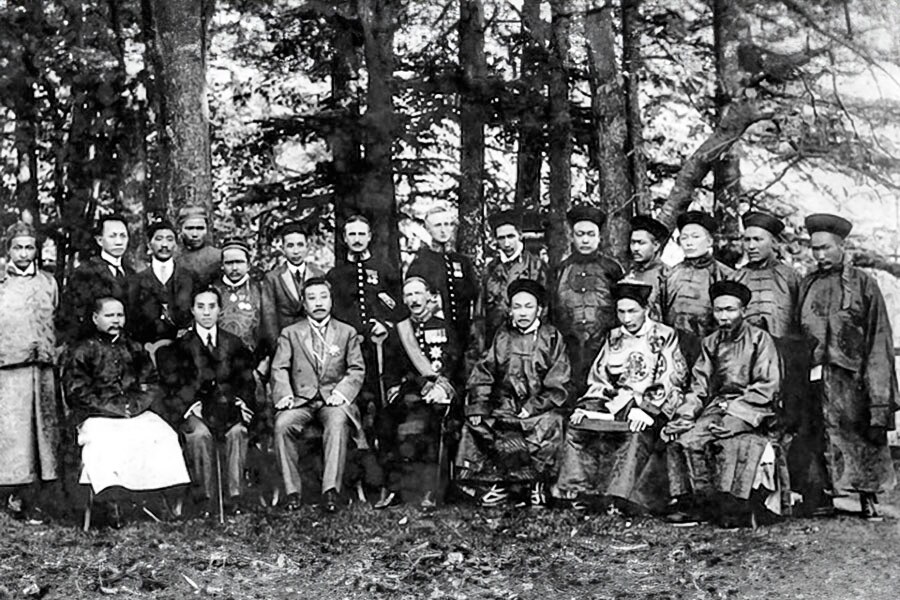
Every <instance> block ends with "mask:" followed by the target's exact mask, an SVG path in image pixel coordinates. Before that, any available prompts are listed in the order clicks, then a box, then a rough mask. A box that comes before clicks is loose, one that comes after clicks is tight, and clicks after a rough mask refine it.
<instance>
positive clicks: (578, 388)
mask: <svg viewBox="0 0 900 600" xmlns="http://www.w3.org/2000/svg"><path fill="white" fill-rule="evenodd" d="M566 217H567V218H568V220H569V224H570V225H571V226H572V237H573V238H574V243H573V250H572V253H571V254H570V255H569V256H568V257H567V258H566V259H565V260H563V261H562V263H560V265H559V270H558V272H557V277H556V297H555V298H554V304H553V315H554V320H553V322H554V323H555V324H556V326H557V327H559V331H560V333H562V335H563V337H564V339H565V342H566V347H567V349H568V352H569V360H570V361H571V364H572V385H573V387H574V390H575V392H576V393H577V394H578V395H581V394H583V393H584V391H585V388H586V386H587V384H586V382H587V374H588V370H589V369H590V367H591V363H592V362H593V361H594V358H595V357H596V356H597V353H598V352H599V351H600V347H601V346H602V345H603V340H604V339H605V338H606V334H607V332H609V330H610V329H612V328H613V327H615V326H616V305H615V302H614V301H613V297H612V289H613V286H614V285H615V284H616V282H617V281H619V280H620V279H621V278H622V275H623V274H624V272H623V271H622V267H621V266H620V265H619V263H618V262H616V261H615V259H613V258H610V257H609V256H606V255H605V254H603V253H602V252H600V232H601V230H602V228H603V225H604V223H606V213H604V212H603V211H602V210H600V209H597V208H594V207H592V206H576V207H574V208H572V209H571V210H570V211H569V213H568V214H567V215H566Z"/></svg>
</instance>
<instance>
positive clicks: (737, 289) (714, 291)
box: [709, 281, 752, 306]
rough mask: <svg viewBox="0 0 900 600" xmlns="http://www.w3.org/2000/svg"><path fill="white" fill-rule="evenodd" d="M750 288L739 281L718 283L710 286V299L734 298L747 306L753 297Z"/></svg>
mask: <svg viewBox="0 0 900 600" xmlns="http://www.w3.org/2000/svg"><path fill="white" fill-rule="evenodd" d="M751 295H752V294H751V292H750V288H748V287H747V286H746V285H744V284H743V283H738V282H737V281H717V282H715V283H714V284H712V285H711V286H709V299H710V300H715V299H716V298H718V297H719V296H732V297H734V298H737V299H738V300H740V301H741V304H743V305H744V306H747V304H748V303H749V302H750V296H751Z"/></svg>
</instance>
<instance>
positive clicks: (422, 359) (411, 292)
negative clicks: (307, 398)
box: [375, 277, 460, 510]
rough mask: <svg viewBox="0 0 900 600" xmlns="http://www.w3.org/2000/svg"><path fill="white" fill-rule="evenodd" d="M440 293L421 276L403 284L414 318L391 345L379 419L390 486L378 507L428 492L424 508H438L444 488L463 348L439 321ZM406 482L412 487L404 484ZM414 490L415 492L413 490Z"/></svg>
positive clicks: (394, 334)
mask: <svg viewBox="0 0 900 600" xmlns="http://www.w3.org/2000/svg"><path fill="white" fill-rule="evenodd" d="M434 296H435V291H434V288H433V287H432V286H431V284H429V283H428V282H427V281H425V280H424V279H422V278H421V277H410V278H408V279H407V280H406V283H404V285H403V302H404V304H405V305H406V307H407V309H408V310H409V318H407V319H404V320H402V321H400V322H399V323H397V326H396V327H395V328H394V330H393V331H391V334H390V337H388V340H387V343H386V345H385V350H386V354H387V355H388V356H390V357H391V359H392V360H391V361H389V362H388V364H387V365H385V367H386V368H385V374H384V378H385V385H386V386H388V393H387V396H388V401H387V403H386V404H385V405H384V407H383V408H382V410H381V412H380V414H379V416H378V425H377V428H378V432H379V434H378V438H379V440H380V442H381V445H380V448H379V454H380V455H381V461H382V466H383V467H384V470H385V474H386V479H387V486H386V487H385V488H384V489H383V491H382V495H381V498H380V499H379V501H378V502H377V503H376V504H375V508H378V509H381V508H387V507H388V506H391V505H393V504H396V503H399V502H400V500H401V496H402V492H403V491H404V490H407V491H412V492H413V493H418V492H422V493H423V496H422V499H421V503H420V506H421V507H422V508H423V509H425V510H430V509H432V508H434V507H435V505H436V500H437V498H438V497H439V496H440V495H441V492H442V491H443V490H442V489H441V477H440V470H442V469H445V468H446V465H444V464H440V462H439V461H440V446H441V435H442V434H443V431H442V428H443V420H444V419H445V418H446V417H447V413H448V411H449V410H450V409H451V408H450V407H451V405H452V404H455V403H456V402H457V400H458V386H457V382H456V381H455V374H456V372H457V364H458V362H459V360H460V352H459V343H458V342H457V340H456V338H455V337H454V335H453V331H452V330H450V329H448V328H447V325H446V322H445V321H444V319H442V318H441V317H438V316H436V314H435V313H436V311H437V306H436V302H435V297H434ZM404 483H405V484H406V485H404ZM411 485H412V487H413V489H412V490H410V487H411Z"/></svg>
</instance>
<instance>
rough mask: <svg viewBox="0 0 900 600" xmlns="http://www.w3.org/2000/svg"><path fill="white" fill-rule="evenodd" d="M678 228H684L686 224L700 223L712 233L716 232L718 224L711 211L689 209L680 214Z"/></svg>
mask: <svg viewBox="0 0 900 600" xmlns="http://www.w3.org/2000/svg"><path fill="white" fill-rule="evenodd" d="M676 223H677V224H678V229H684V226H685V225H699V226H700V227H702V228H703V229H705V230H707V231H708V232H710V233H714V232H715V231H716V229H717V228H718V226H717V225H716V220H715V219H714V218H713V216H712V215H711V214H709V213H705V212H703V211H702V210H689V211H687V212H684V213H681V214H680V215H678V220H677V221H676Z"/></svg>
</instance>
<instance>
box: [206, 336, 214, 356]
mask: <svg viewBox="0 0 900 600" xmlns="http://www.w3.org/2000/svg"><path fill="white" fill-rule="evenodd" d="M206 347H207V348H209V351H210V352H215V351H216V345H215V344H213V336H212V333H207V334H206Z"/></svg>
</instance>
